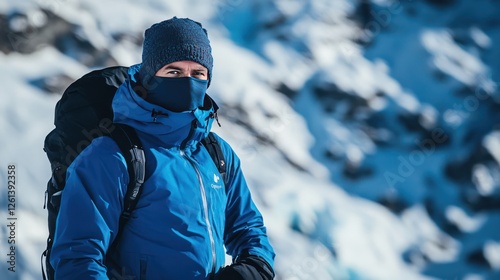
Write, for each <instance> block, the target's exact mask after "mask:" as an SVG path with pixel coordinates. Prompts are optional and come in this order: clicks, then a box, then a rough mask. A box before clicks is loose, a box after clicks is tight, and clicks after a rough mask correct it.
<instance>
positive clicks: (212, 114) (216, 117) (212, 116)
mask: <svg viewBox="0 0 500 280" xmlns="http://www.w3.org/2000/svg"><path fill="white" fill-rule="evenodd" d="M209 117H211V118H214V119H215V121H216V122H217V124H218V125H219V127H221V125H220V122H219V117H218V116H217V112H215V113H214V112H211V113H210V115H209Z"/></svg>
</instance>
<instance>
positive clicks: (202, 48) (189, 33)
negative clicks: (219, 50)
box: [139, 17, 213, 85]
mask: <svg viewBox="0 0 500 280" xmlns="http://www.w3.org/2000/svg"><path fill="white" fill-rule="evenodd" d="M182 60H191V61H194V62H197V63H199V64H201V65H203V66H205V67H206V68H207V69H208V84H209V85H210V82H211V80H212V67H213V58H212V48H211V47H210V41H209V40H208V34H207V31H206V30H205V29H204V28H203V27H202V25H201V24H200V23H199V22H196V21H193V20H191V19H188V18H177V17H173V18H171V19H168V20H165V21H162V22H159V23H156V24H153V25H152V26H151V27H150V28H148V29H147V30H146V32H145V35H144V45H143V49H142V65H141V69H140V70H139V75H140V79H141V80H143V81H144V79H148V77H152V76H154V75H155V73H156V72H157V71H158V70H159V69H161V68H162V67H163V66H165V65H167V64H169V63H172V62H175V61H182Z"/></svg>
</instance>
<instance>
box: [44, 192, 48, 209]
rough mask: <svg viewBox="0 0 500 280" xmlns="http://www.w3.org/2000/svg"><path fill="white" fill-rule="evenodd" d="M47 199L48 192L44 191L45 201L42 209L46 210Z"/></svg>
mask: <svg viewBox="0 0 500 280" xmlns="http://www.w3.org/2000/svg"><path fill="white" fill-rule="evenodd" d="M48 197H49V191H48V190H46V191H45V199H44V201H43V209H47V199H48Z"/></svg>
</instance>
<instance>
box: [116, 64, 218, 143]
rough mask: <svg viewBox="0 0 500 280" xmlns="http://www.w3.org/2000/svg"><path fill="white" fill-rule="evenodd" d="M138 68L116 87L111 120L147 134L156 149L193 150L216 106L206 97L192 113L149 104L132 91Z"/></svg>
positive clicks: (130, 70) (203, 135)
mask: <svg viewBox="0 0 500 280" xmlns="http://www.w3.org/2000/svg"><path fill="white" fill-rule="evenodd" d="M139 68H140V65H134V66H131V67H130V68H129V77H130V78H129V79H127V80H126V81H125V82H124V83H123V84H122V85H121V86H120V87H119V88H118V90H117V92H116V94H115V96H114V98H113V102H112V108H113V113H114V119H113V121H114V122H116V123H123V124H126V125H129V126H131V127H133V128H135V129H136V130H137V131H139V132H143V133H144V134H146V135H148V136H147V137H153V138H155V140H154V143H158V145H159V146H163V147H166V148H170V147H180V148H183V149H186V150H190V149H192V148H194V147H195V145H196V144H197V143H198V142H199V141H201V140H202V139H204V138H205V137H206V136H207V135H208V133H209V132H210V129H211V127H212V123H213V120H214V118H215V117H216V113H217V109H218V106H217V104H215V102H214V101H213V99H212V98H211V97H209V96H208V95H206V97H205V106H204V108H202V109H200V108H197V109H195V110H194V111H186V112H172V111H169V110H166V109H164V108H163V107H161V106H158V105H155V104H151V103H149V102H147V101H146V100H144V99H143V98H142V97H140V96H139V93H138V92H136V90H134V86H135V85H137V84H136V80H135V76H136V74H137V71H138V70H139ZM136 89H137V88H136ZM181 145H182V147H181Z"/></svg>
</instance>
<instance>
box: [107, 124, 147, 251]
mask: <svg viewBox="0 0 500 280" xmlns="http://www.w3.org/2000/svg"><path fill="white" fill-rule="evenodd" d="M108 133H109V136H110V137H111V138H112V139H113V140H114V141H115V142H116V144H117V145H118V147H119V148H120V150H121V152H122V154H123V156H124V157H125V161H126V163H127V170H128V174H129V184H128V186H127V193H126V194H125V199H124V204H123V205H124V207H123V212H122V214H121V216H120V222H119V229H118V236H116V238H115V242H114V244H116V243H117V242H116V241H118V240H119V235H120V233H121V232H122V230H123V228H124V226H125V224H126V223H127V222H128V220H129V219H130V216H131V214H132V212H133V211H134V208H135V206H136V205H137V201H138V200H139V197H140V195H141V192H142V185H143V184H144V180H145V176H146V158H145V156H144V150H143V147H142V144H141V141H140V139H139V137H138V136H137V132H136V131H135V129H133V128H132V127H130V126H128V125H124V124H114V125H113V129H112V130H111V131H108ZM114 244H113V245H112V246H115V245H114Z"/></svg>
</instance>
